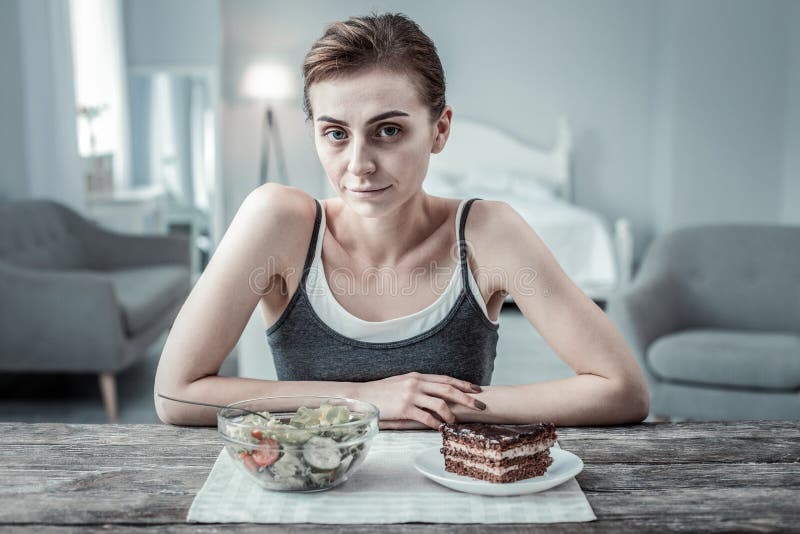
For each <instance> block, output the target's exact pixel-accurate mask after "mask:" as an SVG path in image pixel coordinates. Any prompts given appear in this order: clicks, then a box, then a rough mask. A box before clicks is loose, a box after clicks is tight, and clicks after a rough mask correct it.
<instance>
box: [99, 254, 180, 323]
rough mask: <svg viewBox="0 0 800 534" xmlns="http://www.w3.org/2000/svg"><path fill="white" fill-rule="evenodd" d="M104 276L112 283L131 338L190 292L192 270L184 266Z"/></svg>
mask: <svg viewBox="0 0 800 534" xmlns="http://www.w3.org/2000/svg"><path fill="white" fill-rule="evenodd" d="M103 275H104V276H108V278H109V279H110V280H111V285H112V286H113V288H114V294H115V295H116V297H117V300H118V301H119V304H120V308H121V309H122V318H123V323H124V327H125V331H126V332H127V334H128V335H129V336H133V335H136V334H137V333H139V332H141V331H142V330H144V329H145V328H146V327H147V326H148V325H149V324H150V322H151V321H154V320H157V319H158V318H159V317H160V316H161V315H162V314H163V312H165V311H166V310H167V309H169V308H170V307H173V306H174V305H175V301H176V300H179V299H183V298H185V297H186V294H187V293H188V291H189V269H188V268H187V267H185V266H182V265H152V266H149V267H134V268H130V269H116V270H113V271H106V272H104V273H103Z"/></svg>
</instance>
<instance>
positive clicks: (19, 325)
mask: <svg viewBox="0 0 800 534" xmlns="http://www.w3.org/2000/svg"><path fill="white" fill-rule="evenodd" d="M189 264H190V259H189V242H188V240H187V239H185V238H182V237H171V236H140V235H126V234H121V233H116V232H112V231H109V230H105V229H103V228H101V227H99V226H97V225H96V224H94V223H93V222H91V221H89V220H87V219H85V218H83V217H82V216H81V215H79V214H78V213H77V212H75V211H73V210H72V209H70V208H68V207H66V206H64V205H62V204H59V203H56V202H52V201H46V200H29V201H20V202H9V203H3V204H0V372H25V373H30V372H48V373H96V374H97V375H98V379H99V386H100V390H101V395H102V398H103V402H104V404H105V410H106V413H107V416H108V419H109V421H115V420H116V418H117V403H116V389H117V388H116V376H117V374H118V373H119V372H120V371H122V370H123V369H125V368H127V367H129V366H130V365H132V364H133V363H134V362H136V361H137V359H139V358H141V357H142V356H143V355H144V354H145V353H146V349H147V347H148V346H149V345H150V344H152V343H153V342H154V341H156V340H157V339H158V338H159V337H160V336H161V335H162V334H163V332H164V331H165V330H166V329H167V328H169V327H170V326H171V324H172V321H173V320H174V319H175V316H176V315H177V312H178V310H179V309H180V306H181V305H182V303H183V301H184V300H185V299H186V297H187V295H188V293H189V290H190V286H191V280H190V269H189Z"/></svg>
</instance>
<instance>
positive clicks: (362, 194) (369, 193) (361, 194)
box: [348, 185, 392, 198]
mask: <svg viewBox="0 0 800 534" xmlns="http://www.w3.org/2000/svg"><path fill="white" fill-rule="evenodd" d="M390 187H392V186H391V185H387V186H386V187H383V188H380V189H369V190H363V191H356V190H355V189H348V191H350V193H352V194H353V195H354V196H355V197H357V198H372V197H377V196H379V195H381V194H382V193H383V192H384V191H386V190H387V189H389V188H390Z"/></svg>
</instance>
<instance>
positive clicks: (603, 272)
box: [423, 117, 633, 302]
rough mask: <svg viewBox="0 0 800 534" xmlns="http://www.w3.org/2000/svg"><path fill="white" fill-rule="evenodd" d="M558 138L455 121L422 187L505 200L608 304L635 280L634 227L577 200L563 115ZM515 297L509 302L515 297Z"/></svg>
mask: <svg viewBox="0 0 800 534" xmlns="http://www.w3.org/2000/svg"><path fill="white" fill-rule="evenodd" d="M555 139H556V140H555V144H554V145H553V146H552V147H551V148H549V149H545V148H540V147H537V146H532V145H528V144H525V143H523V142H521V141H520V140H519V139H517V138H515V137H514V136H513V135H510V134H508V133H506V132H503V131H502V130H499V129H497V128H495V127H493V126H491V125H489V124H486V123H482V122H479V121H475V120H470V119H464V118H457V119H455V120H453V125H452V129H451V132H450V137H449V139H448V141H447V145H446V146H445V149H444V150H443V151H442V152H441V153H439V154H434V155H432V156H431V159H430V165H429V168H428V174H427V176H426V177H425V182H424V184H423V188H424V189H425V191H426V192H428V193H429V194H431V195H437V196H445V197H452V198H471V197H478V198H483V199H491V200H502V201H505V202H507V203H508V204H509V205H510V206H511V207H513V208H514V209H515V210H516V211H517V212H518V213H519V214H520V215H521V216H522V217H523V218H524V219H525V220H526V221H527V222H528V224H530V226H531V227H532V228H533V229H534V230H535V231H536V232H537V234H538V235H539V236H540V237H541V238H542V240H543V241H544V242H545V244H546V245H547V246H548V248H549V249H550V251H551V252H552V253H553V255H554V256H555V257H556V259H557V260H558V262H559V264H560V265H561V267H562V268H563V269H564V271H565V272H566V273H567V275H569V277H570V279H572V281H573V282H574V283H575V284H576V285H577V286H578V287H580V288H581V290H582V291H583V292H584V293H585V294H586V295H587V296H588V297H590V298H591V299H593V300H595V301H601V302H604V301H606V300H607V298H608V296H609V295H610V294H611V293H612V292H614V291H616V290H617V289H619V288H621V287H623V286H624V285H625V284H627V283H628V282H629V280H630V276H631V263H632V260H633V237H632V232H631V226H630V223H629V221H628V220H627V219H625V218H624V217H620V218H616V219H614V220H613V221H611V220H609V219H607V218H606V217H605V216H603V215H601V214H599V213H596V212H594V211H592V210H589V209H587V208H585V207H582V206H579V205H576V204H575V203H574V202H573V200H572V198H573V197H572V190H573V189H572V176H571V173H570V155H571V151H572V138H571V135H570V130H569V125H568V122H567V120H566V119H565V118H564V117H561V118H559V119H558V121H557V123H556V136H555ZM510 300H511V297H510V295H509V296H508V297H507V301H510Z"/></svg>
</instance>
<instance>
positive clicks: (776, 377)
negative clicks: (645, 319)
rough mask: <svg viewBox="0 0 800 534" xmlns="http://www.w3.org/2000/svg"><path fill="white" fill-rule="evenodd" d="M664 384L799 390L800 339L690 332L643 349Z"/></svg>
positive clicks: (735, 332) (785, 335)
mask: <svg viewBox="0 0 800 534" xmlns="http://www.w3.org/2000/svg"><path fill="white" fill-rule="evenodd" d="M647 360H648V362H649V364H650V368H651V369H652V370H653V372H654V373H656V374H657V375H660V376H661V377H662V378H663V379H666V380H668V381H675V382H688V383H696V384H706V385H713V386H725V387H734V388H746V389H762V390H784V391H786V390H789V391H797V390H800V336H799V335H797V334H792V333H789V332H763V331H762V332H759V331H746V330H719V329H691V330H683V331H681V332H677V333H673V334H668V335H666V336H663V337H660V338H658V339H657V340H656V341H655V342H654V343H653V344H652V345H650V347H649V348H648V350H647Z"/></svg>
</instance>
